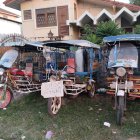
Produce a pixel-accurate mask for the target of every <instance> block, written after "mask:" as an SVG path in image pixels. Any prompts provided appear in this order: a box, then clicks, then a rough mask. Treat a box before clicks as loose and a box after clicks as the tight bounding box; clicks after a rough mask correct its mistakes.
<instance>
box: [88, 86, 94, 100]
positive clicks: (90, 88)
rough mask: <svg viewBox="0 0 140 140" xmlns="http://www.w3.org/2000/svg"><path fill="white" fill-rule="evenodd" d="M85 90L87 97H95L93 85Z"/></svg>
mask: <svg viewBox="0 0 140 140" xmlns="http://www.w3.org/2000/svg"><path fill="white" fill-rule="evenodd" d="M87 90H88V94H89V97H90V98H93V97H94V95H95V85H94V84H92V85H88V86H87Z"/></svg>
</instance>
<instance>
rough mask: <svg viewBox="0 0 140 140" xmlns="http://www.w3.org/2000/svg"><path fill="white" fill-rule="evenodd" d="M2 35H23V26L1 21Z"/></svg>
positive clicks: (0, 31) (0, 30) (0, 29)
mask: <svg viewBox="0 0 140 140" xmlns="http://www.w3.org/2000/svg"><path fill="white" fill-rule="evenodd" d="M0 33H1V34H14V33H17V34H21V24H19V23H15V22H12V21H8V20H4V19H0Z"/></svg>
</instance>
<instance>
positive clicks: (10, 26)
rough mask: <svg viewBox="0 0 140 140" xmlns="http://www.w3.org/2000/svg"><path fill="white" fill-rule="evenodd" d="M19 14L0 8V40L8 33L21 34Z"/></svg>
mask: <svg viewBox="0 0 140 140" xmlns="http://www.w3.org/2000/svg"><path fill="white" fill-rule="evenodd" d="M18 18H19V15H17V14H14V13H12V12H9V11H7V10H5V9H3V8H0V40H1V39H3V38H4V37H5V36H7V35H10V34H21V22H19V21H18Z"/></svg>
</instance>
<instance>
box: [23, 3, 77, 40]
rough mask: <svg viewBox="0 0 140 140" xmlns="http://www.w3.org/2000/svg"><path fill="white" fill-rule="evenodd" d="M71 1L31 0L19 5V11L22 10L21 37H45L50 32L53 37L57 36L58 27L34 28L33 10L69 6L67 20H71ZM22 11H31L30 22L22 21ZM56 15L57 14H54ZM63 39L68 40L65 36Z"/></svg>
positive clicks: (34, 17)
mask: <svg viewBox="0 0 140 140" xmlns="http://www.w3.org/2000/svg"><path fill="white" fill-rule="evenodd" d="M73 1H74V0H71V1H69V0H32V1H28V2H23V3H22V4H21V10H22V21H23V26H22V29H23V35H24V36H26V37H27V38H33V37H47V35H48V33H49V32H50V30H51V31H52V33H53V34H54V36H58V26H52V27H41V28H37V27H36V16H35V10H36V9H40V8H49V7H57V6H65V5H68V6H69V18H70V19H72V18H73V14H74V13H73V12H71V11H73V4H72V3H73ZM23 10H32V19H30V20H26V21H25V20H24V19H23ZM56 15H57V13H56ZM65 38H68V37H67V36H66V37H65Z"/></svg>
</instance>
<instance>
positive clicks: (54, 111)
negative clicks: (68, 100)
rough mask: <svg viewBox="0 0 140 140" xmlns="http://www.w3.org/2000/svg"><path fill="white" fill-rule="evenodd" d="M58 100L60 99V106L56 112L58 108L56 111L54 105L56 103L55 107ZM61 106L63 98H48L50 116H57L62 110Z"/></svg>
mask: <svg viewBox="0 0 140 140" xmlns="http://www.w3.org/2000/svg"><path fill="white" fill-rule="evenodd" d="M56 99H59V105H58V108H57V110H56V107H55V110H53V109H52V105H53V104H54V102H55V105H56ZM61 105H62V99H61V97H53V98H48V113H49V115H51V116H55V115H56V114H57V113H58V111H59V110H60V108H61Z"/></svg>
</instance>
